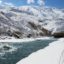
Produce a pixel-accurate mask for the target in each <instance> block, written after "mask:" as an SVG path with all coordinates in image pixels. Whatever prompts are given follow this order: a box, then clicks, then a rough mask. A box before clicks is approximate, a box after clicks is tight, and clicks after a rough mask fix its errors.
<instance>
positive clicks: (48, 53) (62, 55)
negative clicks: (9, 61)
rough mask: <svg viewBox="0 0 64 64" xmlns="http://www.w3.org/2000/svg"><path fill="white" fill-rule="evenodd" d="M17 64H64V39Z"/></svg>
mask: <svg viewBox="0 0 64 64" xmlns="http://www.w3.org/2000/svg"><path fill="white" fill-rule="evenodd" d="M16 64H64V38H61V39H59V40H58V41H55V42H52V43H51V44H50V45H49V46H47V47H46V48H44V49H41V50H39V51H37V52H35V53H32V54H31V55H29V56H28V57H27V58H25V59H22V60H20V61H19V62H17V63H16Z"/></svg>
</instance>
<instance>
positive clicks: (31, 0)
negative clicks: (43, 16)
mask: <svg viewBox="0 0 64 64" xmlns="http://www.w3.org/2000/svg"><path fill="white" fill-rule="evenodd" d="M33 3H37V4H38V5H44V4H45V3H44V0H27V4H33Z"/></svg>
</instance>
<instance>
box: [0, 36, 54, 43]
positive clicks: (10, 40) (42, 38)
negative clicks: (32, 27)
mask: <svg viewBox="0 0 64 64" xmlns="http://www.w3.org/2000/svg"><path fill="white" fill-rule="evenodd" d="M44 39H47V40H49V39H52V40H53V38H51V37H40V38H23V39H15V38H12V39H4V40H3V39H1V40H0V42H7V43H8V42H13V43H14V42H15V43H16V42H18V43H19V42H29V41H35V40H44Z"/></svg>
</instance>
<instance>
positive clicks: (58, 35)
mask: <svg viewBox="0 0 64 64" xmlns="http://www.w3.org/2000/svg"><path fill="white" fill-rule="evenodd" d="M52 36H54V37H55V38H61V37H64V32H57V33H53V34H52Z"/></svg>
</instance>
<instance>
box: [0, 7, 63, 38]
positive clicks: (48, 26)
mask: <svg viewBox="0 0 64 64" xmlns="http://www.w3.org/2000/svg"><path fill="white" fill-rule="evenodd" d="M0 17H2V19H0V24H1V28H0V29H1V30H4V28H5V30H6V32H7V33H8V31H9V32H11V34H12V33H14V35H15V36H19V35H21V36H22V37H21V38H24V37H27V36H28V35H29V34H30V35H31V36H33V37H37V36H38V37H39V36H43V35H49V34H50V31H51V32H52V34H53V33H55V32H64V28H63V27H64V19H63V18H64V12H63V9H56V8H49V7H39V6H21V7H9V8H8V7H0ZM17 32H18V33H19V34H18V33H17ZM48 32H49V33H48ZM19 37H20V36H19Z"/></svg>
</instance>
